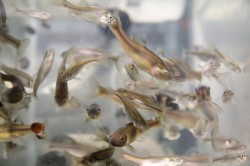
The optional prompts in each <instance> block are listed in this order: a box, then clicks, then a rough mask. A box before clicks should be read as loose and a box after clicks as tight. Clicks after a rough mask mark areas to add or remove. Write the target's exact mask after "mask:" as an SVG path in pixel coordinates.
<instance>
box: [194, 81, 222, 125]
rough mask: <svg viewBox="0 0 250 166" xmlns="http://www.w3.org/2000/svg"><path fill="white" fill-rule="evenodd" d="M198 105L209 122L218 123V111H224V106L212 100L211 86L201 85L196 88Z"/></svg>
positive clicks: (197, 108)
mask: <svg viewBox="0 0 250 166" xmlns="http://www.w3.org/2000/svg"><path fill="white" fill-rule="evenodd" d="M195 93H196V101H197V107H196V110H197V111H199V112H200V113H201V114H202V115H203V116H204V117H205V118H207V119H208V120H209V122H213V123H215V124H218V120H219V119H218V113H219V112H221V111H222V108H221V107H220V106H218V105H217V104H216V103H214V102H213V101H212V98H211V95H210V87H207V86H204V85H201V86H199V87H198V88H196V89H195Z"/></svg>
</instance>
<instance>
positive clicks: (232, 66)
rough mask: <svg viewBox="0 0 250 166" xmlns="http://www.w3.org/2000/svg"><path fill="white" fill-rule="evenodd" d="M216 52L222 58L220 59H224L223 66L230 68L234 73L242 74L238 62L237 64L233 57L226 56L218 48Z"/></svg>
mask: <svg viewBox="0 0 250 166" xmlns="http://www.w3.org/2000/svg"><path fill="white" fill-rule="evenodd" d="M214 51H215V52H216V53H217V54H218V55H219V56H220V58H221V59H222V62H223V64H224V65H225V66H226V67H227V68H229V69H230V70H231V71H234V72H236V73H240V72H241V67H240V65H239V64H238V62H236V61H235V60H234V59H232V58H231V57H229V56H227V55H225V54H224V53H222V52H221V51H220V50H219V49H218V48H215V49H214Z"/></svg>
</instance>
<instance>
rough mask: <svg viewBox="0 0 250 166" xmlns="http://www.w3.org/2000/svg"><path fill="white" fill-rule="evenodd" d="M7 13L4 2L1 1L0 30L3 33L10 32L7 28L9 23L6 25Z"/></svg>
mask: <svg viewBox="0 0 250 166" xmlns="http://www.w3.org/2000/svg"><path fill="white" fill-rule="evenodd" d="M6 18H7V17H6V11H5V7H4V4H3V1H2V0H0V19H1V20H0V29H2V30H1V31H3V32H7V31H8V27H7V23H6V20H7V19H6Z"/></svg>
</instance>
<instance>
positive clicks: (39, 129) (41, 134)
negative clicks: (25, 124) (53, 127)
mask: <svg viewBox="0 0 250 166" xmlns="http://www.w3.org/2000/svg"><path fill="white" fill-rule="evenodd" d="M30 128H31V131H32V132H33V133H35V135H36V137H37V138H38V139H44V138H45V136H46V133H45V127H44V125H43V124H42V123H32V124H31V127H30Z"/></svg>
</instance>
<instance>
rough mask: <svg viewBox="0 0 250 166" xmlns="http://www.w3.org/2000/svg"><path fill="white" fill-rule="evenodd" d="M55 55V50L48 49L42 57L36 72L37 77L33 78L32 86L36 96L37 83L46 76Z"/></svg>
mask: <svg viewBox="0 0 250 166" xmlns="http://www.w3.org/2000/svg"><path fill="white" fill-rule="evenodd" d="M54 57H55V50H54V49H49V50H48V51H47V52H46V54H45V55H44V57H43V61H42V64H41V65H40V68H39V70H38V73H37V77H36V80H35V84H34V87H33V94H34V96H35V97H36V98H37V90H38V87H39V85H40V84H41V83H42V82H43V80H44V79H45V78H46V76H47V75H48V74H49V72H50V70H51V67H52V64H53V62H54Z"/></svg>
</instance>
